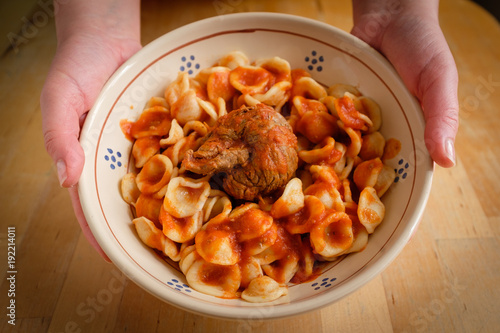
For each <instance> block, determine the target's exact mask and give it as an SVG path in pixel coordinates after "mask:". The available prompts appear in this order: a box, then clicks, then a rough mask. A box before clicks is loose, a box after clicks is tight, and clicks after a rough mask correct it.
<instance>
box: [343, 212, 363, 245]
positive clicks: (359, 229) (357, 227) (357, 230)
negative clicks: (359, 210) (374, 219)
mask: <svg viewBox="0 0 500 333" xmlns="http://www.w3.org/2000/svg"><path fill="white" fill-rule="evenodd" d="M349 217H350V218H351V221H352V234H353V237H354V240H353V242H352V245H351V247H350V248H349V249H348V250H347V251H346V252H345V254H348V253H354V252H360V251H363V250H364V249H365V247H366V245H367V244H368V231H366V228H365V227H364V226H363V225H362V224H361V223H360V222H359V219H358V217H357V216H355V215H349Z"/></svg>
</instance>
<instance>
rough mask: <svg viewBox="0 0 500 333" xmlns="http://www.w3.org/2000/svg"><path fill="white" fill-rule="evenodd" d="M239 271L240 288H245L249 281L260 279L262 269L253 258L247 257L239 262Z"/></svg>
mask: <svg viewBox="0 0 500 333" xmlns="http://www.w3.org/2000/svg"><path fill="white" fill-rule="evenodd" d="M240 270H241V284H240V287H241V288H247V287H248V285H249V284H250V282H251V281H253V280H254V279H256V278H259V277H262V276H263V275H264V273H263V272H262V267H260V264H259V262H258V261H257V260H256V259H255V258H253V257H247V258H245V259H244V260H242V261H241V262H240Z"/></svg>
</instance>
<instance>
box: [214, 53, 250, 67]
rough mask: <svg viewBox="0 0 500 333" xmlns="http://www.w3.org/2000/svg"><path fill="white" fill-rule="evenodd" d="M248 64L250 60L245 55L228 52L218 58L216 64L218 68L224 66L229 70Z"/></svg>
mask: <svg viewBox="0 0 500 333" xmlns="http://www.w3.org/2000/svg"><path fill="white" fill-rule="evenodd" d="M249 64H250V60H248V57H247V56H246V54H245V53H243V52H241V51H233V52H230V53H228V54H226V55H225V56H223V57H222V58H220V59H219V61H218V62H217V65H218V66H225V67H228V68H229V69H235V68H237V67H240V66H248V65H249Z"/></svg>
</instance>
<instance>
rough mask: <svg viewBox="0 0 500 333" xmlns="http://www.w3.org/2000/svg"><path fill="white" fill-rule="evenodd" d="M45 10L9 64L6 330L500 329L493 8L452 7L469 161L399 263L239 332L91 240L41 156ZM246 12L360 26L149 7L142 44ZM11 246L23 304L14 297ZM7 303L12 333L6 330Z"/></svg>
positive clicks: (283, 7)
mask: <svg viewBox="0 0 500 333" xmlns="http://www.w3.org/2000/svg"><path fill="white" fill-rule="evenodd" d="M34 3H35V5H34V7H33V8H32V10H31V13H35V15H36V14H37V13H38V21H34V22H35V23H37V25H36V26H35V28H36V29H35V30H33V31H32V33H31V34H30V35H29V38H27V40H26V42H25V43H23V44H21V45H19V46H18V47H14V48H11V49H10V50H8V51H7V52H6V53H4V54H3V56H2V58H1V59H0V72H1V77H0V101H1V103H0V105H1V106H2V110H1V111H0V143H1V146H0V156H1V161H2V163H1V164H0V186H1V192H0V212H2V217H1V222H0V224H1V228H0V238H1V246H0V269H1V276H3V277H4V278H3V279H2V281H1V287H0V305H1V306H0V314H1V315H0V331H2V332H11V331H19V332H47V331H48V332H156V331H158V332H160V331H161V332H250V331H256V332H287V333H290V332H333V331H339V332H391V331H394V332H498V331H500V311H499V308H500V287H499V284H500V189H499V188H500V187H499V186H498V184H499V181H500V168H499V167H498V165H499V164H500V158H499V157H500V145H499V142H500V128H499V126H500V120H499V117H500V112H499V109H498V108H499V105H500V43H499V42H500V25H499V24H498V22H497V21H495V20H494V18H493V17H492V16H490V15H489V14H488V13H486V12H485V11H484V10H482V9H480V8H479V7H478V6H476V5H474V4H472V3H471V2H469V1H463V0H462V1H460V0H443V1H442V2H441V23H442V28H443V30H444V32H445V35H446V37H447V39H448V42H449V44H450V47H451V50H452V52H453V54H454V56H455V58H456V62H457V66H458V70H459V73H460V87H459V101H460V105H461V118H460V119H461V127H460V131H459V134H458V138H457V142H456V149H457V159H458V163H457V166H456V167H454V168H452V169H442V168H439V167H437V168H436V171H435V178H434V184H433V189H432V193H431V196H430V200H429V204H428V206H427V209H426V212H425V214H424V217H423V220H422V222H421V224H420V227H419V229H418V231H417V232H416V234H415V236H414V237H413V239H412V241H411V242H410V243H409V244H408V245H407V246H406V248H405V249H404V250H403V252H402V253H401V254H400V255H399V257H398V258H397V259H396V260H395V261H394V262H393V263H392V264H391V265H390V266H389V267H388V268H387V269H386V270H385V271H384V272H383V273H382V274H380V275H379V276H377V277H376V278H375V279H374V280H372V281H371V282H370V283H369V284H368V285H366V286H364V287H363V288H361V289H360V290H358V291H357V292H355V293H353V294H352V295H350V296H348V297H346V298H344V299H342V300H341V301H339V302H337V303H336V304H333V305H331V306H328V307H326V308H323V309H321V310H319V311H315V312H312V313H308V314H305V315H301V316H298V317H294V318H286V319H279V320H272V321H262V320H255V321H246V320H238V321H228V320H220V319H213V318H207V317H203V316H200V315H195V314H191V313H189V312H186V311H182V310H179V309H177V308H174V307H172V306H170V305H168V304H164V303H162V302H161V301H159V300H157V299H156V298H154V297H152V296H150V295H149V294H148V293H146V292H144V291H143V290H142V289H141V288H139V287H138V286H137V285H135V284H134V283H133V282H131V281H128V280H127V279H126V278H125V277H124V276H123V275H122V274H121V273H120V272H119V270H118V269H117V268H116V267H115V266H114V265H112V264H108V263H106V262H104V261H103V260H102V259H101V258H100V257H99V256H98V254H97V253H96V252H95V251H94V250H93V249H92V248H91V246H90V245H89V244H88V243H87V241H86V240H85V238H84V237H83V235H82V233H81V232H80V229H79V226H78V224H77V222H76V219H75V217H74V215H73V212H72V209H71V205H70V200H69V197H68V194H67V191H66V190H64V189H62V188H60V187H59V185H58V182H57V177H56V174H55V169H54V167H53V164H52V161H51V160H50V159H49V157H48V156H47V154H46V152H45V149H44V144H43V137H42V131H41V115H40V105H39V94H40V91H41V87H42V85H43V82H44V79H45V75H46V73H47V70H48V67H49V64H50V61H51V58H52V56H53V55H54V51H55V46H56V40H55V34H54V23H53V19H52V18H51V15H48V14H50V13H49V12H46V13H47V15H45V17H46V18H47V19H46V20H45V21H44V20H42V19H43V15H42V14H41V12H42V11H43V12H45V9H44V8H42V7H41V5H40V3H36V2H34ZM242 11H276V12H285V13H291V14H297V15H302V16H306V17H309V18H314V19H318V20H321V21H324V22H327V23H329V24H332V25H334V26H337V27H340V28H342V29H344V30H346V31H349V30H350V28H351V26H352V18H351V12H352V8H351V5H350V1H348V0H342V1H326V0H319V1H301V0H294V1H292V0H283V1H269V0H244V1H243V0H241V1H239V0H231V1H229V0H221V1H165V2H163V1H159V0H158V1H143V12H142V17H143V20H142V22H143V23H142V24H143V30H142V38H143V43H144V44H146V43H148V42H150V41H151V40H153V39H155V38H156V37H158V36H160V35H162V34H164V33H166V32H168V31H170V30H172V29H174V28H177V27H179V26H182V25H184V24H187V23H190V22H193V21H195V20H199V19H202V18H205V17H209V16H215V15H219V14H224V13H230V12H242ZM3 15H8V13H2V16H3ZM25 15H28V13H26V14H25ZM22 17H23V16H19V17H18V18H15V19H17V20H18V21H19V20H21V19H22ZM27 37H28V36H27ZM9 226H10V227H14V226H15V233H11V234H9V229H8V227H9ZM10 236H14V238H15V245H16V256H15V261H16V270H17V274H15V296H14V297H10V296H8V293H9V289H10V281H9V280H7V278H8V277H9V275H8V274H7V270H8V267H7V262H8V258H7V243H8V240H9V238H12V237H10ZM10 299H15V301H16V326H15V327H13V326H11V325H9V324H8V323H7V320H8V319H9V318H8V317H7V316H6V315H7V313H8V311H9V310H8V309H7V308H6V307H7V306H8V305H9V303H8V302H9V300H10Z"/></svg>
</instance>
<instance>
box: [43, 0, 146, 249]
mask: <svg viewBox="0 0 500 333" xmlns="http://www.w3.org/2000/svg"><path fill="white" fill-rule="evenodd" d="M92 2H93V1H89V3H92ZM85 5H89V4H85ZM85 5H84V4H82V3H78V4H76V3H75V6H85ZM90 5H91V4H90ZM63 6H70V4H67V5H61V8H56V9H57V10H56V28H57V37H58V47H57V51H56V54H55V57H54V60H53V63H52V65H51V67H50V69H49V73H48V76H47V79H46V82H45V85H44V87H43V90H42V93H41V97H40V105H41V109H42V117H43V122H42V123H43V134H44V140H45V146H46V149H47V152H48V153H49V155H50V156H51V158H52V160H53V161H54V163H55V165H56V168H57V174H58V177H59V183H60V185H61V186H62V187H67V188H69V193H70V195H71V199H72V204H73V209H74V211H75V214H76V216H77V219H78V221H79V223H80V226H81V228H82V230H83V232H84V234H85V236H86V237H87V239H88V240H89V241H90V243H91V244H92V245H93V246H94V247H95V248H96V249H97V250H98V252H99V253H100V254H101V255H103V257H104V258H105V259H107V257H106V255H105V254H104V252H103V251H102V249H101V248H100V247H99V245H98V244H97V241H96V240H95V238H94V236H93V235H92V233H91V232H90V229H89V227H88V224H87V222H86V220H85V216H84V215H83V212H82V209H81V206H80V201H79V198H78V191H77V188H76V186H75V185H76V184H77V183H78V180H79V178H80V174H81V172H82V169H83V165H84V152H83V150H82V147H81V146H80V143H79V136H80V130H81V127H82V125H83V122H84V120H85V117H86V115H87V112H88V111H89V109H90V108H91V107H92V106H93V104H94V102H95V100H96V99H97V96H98V94H99V92H100V90H101V89H102V87H103V85H104V84H105V82H106V81H107V80H108V78H109V77H110V76H111V75H112V74H113V72H114V71H115V70H116V69H117V68H118V67H119V66H120V65H121V64H122V63H123V62H124V61H125V60H127V59H128V58H129V57H131V56H132V55H133V54H134V53H136V52H137V51H138V50H139V49H140V48H141V45H140V42H139V27H138V25H139V24H138V20H136V22H135V24H136V25H137V27H132V28H130V26H132V25H133V24H134V23H133V22H129V23H125V22H122V23H121V24H128V25H129V28H128V29H119V28H118V29H116V31H113V30H112V29H109V25H110V22H109V21H110V18H109V17H105V16H106V15H105V14H106V12H104V11H102V12H101V13H100V15H101V16H102V20H103V23H102V24H96V22H100V21H99V20H98V19H99V18H96V17H95V16H93V15H92V13H88V12H84V13H83V14H80V13H82V11H79V10H81V9H82V8H79V7H78V8H71V7H66V8H62V7H63ZM89 10H90V9H89ZM58 11H59V14H60V16H59V18H58V16H57V13H58ZM75 13H78V14H75ZM86 14H90V15H87V16H85V15H86ZM127 14H130V13H127ZM70 17H71V18H72V19H70ZM114 19H118V18H114ZM106 20H107V21H106ZM111 21H112V20H111ZM132 21H133V20H132ZM119 24H120V23H119ZM119 24H118V25H119ZM131 31H132V33H130V32H131Z"/></svg>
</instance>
